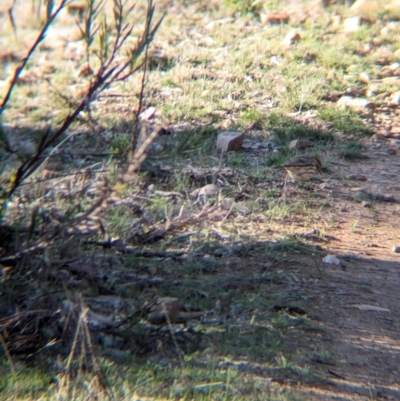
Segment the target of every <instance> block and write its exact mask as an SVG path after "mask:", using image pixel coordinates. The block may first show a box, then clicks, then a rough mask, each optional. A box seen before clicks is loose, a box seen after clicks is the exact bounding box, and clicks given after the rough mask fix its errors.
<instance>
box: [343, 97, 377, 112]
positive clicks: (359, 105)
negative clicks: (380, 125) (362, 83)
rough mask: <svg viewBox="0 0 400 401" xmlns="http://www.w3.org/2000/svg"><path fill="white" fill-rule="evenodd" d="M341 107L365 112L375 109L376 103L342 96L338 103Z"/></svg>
mask: <svg viewBox="0 0 400 401" xmlns="http://www.w3.org/2000/svg"><path fill="white" fill-rule="evenodd" d="M336 104H337V105H338V106H339V107H347V108H349V109H352V110H354V111H363V110H367V109H373V108H374V106H375V105H374V103H373V102H371V101H370V100H368V99H365V98H352V97H350V96H342V97H341V98H340V99H339V100H338V101H337V103H336Z"/></svg>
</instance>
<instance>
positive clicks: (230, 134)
mask: <svg viewBox="0 0 400 401" xmlns="http://www.w3.org/2000/svg"><path fill="white" fill-rule="evenodd" d="M243 138H244V135H243V132H234V131H225V132H221V133H220V134H218V138H217V149H218V150H220V151H222V152H230V151H234V150H240V149H241V148H242V145H243Z"/></svg>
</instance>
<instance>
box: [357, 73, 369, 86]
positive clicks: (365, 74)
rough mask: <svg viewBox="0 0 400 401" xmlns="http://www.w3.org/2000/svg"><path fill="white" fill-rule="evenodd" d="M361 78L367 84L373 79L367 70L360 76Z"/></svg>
mask: <svg viewBox="0 0 400 401" xmlns="http://www.w3.org/2000/svg"><path fill="white" fill-rule="evenodd" d="M359 79H360V81H361V82H364V83H365V84H367V83H368V82H369V81H370V80H371V78H370V77H369V74H367V73H366V72H362V73H361V74H360V76H359Z"/></svg>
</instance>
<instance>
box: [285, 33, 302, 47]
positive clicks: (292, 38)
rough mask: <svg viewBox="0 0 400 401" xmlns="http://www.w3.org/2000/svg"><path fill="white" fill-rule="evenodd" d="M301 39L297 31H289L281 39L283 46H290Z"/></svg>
mask: <svg viewBox="0 0 400 401" xmlns="http://www.w3.org/2000/svg"><path fill="white" fill-rule="evenodd" d="M300 39H301V35H300V33H299V32H297V31H291V32H289V33H288V34H287V35H286V36H285V39H283V40H282V45H283V46H292V45H293V44H295V43H296V42H298V41H299V40H300Z"/></svg>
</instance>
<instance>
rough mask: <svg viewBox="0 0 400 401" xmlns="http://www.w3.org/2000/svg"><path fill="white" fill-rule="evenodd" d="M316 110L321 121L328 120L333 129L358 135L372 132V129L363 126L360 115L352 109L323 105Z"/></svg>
mask: <svg viewBox="0 0 400 401" xmlns="http://www.w3.org/2000/svg"><path fill="white" fill-rule="evenodd" d="M318 112H319V118H320V119H321V120H323V121H328V122H329V123H330V125H331V128H332V129H333V130H335V131H340V132H343V133H345V134H352V135H359V136H366V135H371V134H372V130H371V129H370V128H368V127H366V126H365V124H364V122H363V120H362V119H361V117H360V116H359V115H358V114H357V113H355V112H354V111H351V110H349V109H341V108H338V107H326V106H323V107H321V108H320V109H319V110H318Z"/></svg>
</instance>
